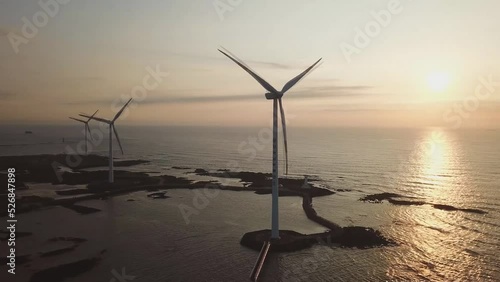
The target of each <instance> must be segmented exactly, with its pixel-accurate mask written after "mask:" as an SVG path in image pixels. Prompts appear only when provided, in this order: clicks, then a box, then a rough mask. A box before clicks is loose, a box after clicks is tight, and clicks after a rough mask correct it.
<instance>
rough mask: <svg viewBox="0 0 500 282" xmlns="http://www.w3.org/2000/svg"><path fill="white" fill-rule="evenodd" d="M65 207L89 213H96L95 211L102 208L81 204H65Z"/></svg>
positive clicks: (80, 212)
mask: <svg viewBox="0 0 500 282" xmlns="http://www.w3.org/2000/svg"><path fill="white" fill-rule="evenodd" d="M63 207H65V208H68V209H70V210H73V211H75V212H77V213H79V214H89V213H95V212H100V211H101V210H100V209H95V208H91V207H85V206H79V205H75V204H73V205H63Z"/></svg>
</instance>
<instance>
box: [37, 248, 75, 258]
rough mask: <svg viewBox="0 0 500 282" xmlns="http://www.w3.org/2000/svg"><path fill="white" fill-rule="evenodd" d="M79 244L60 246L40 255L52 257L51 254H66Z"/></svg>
mask: <svg viewBox="0 0 500 282" xmlns="http://www.w3.org/2000/svg"><path fill="white" fill-rule="evenodd" d="M76 247H77V245H74V246H71V247H66V248H59V249H55V250H51V251H46V252H41V253H40V257H50V256H57V255H60V254H64V253H67V252H71V251H73V250H74V249H75V248H76Z"/></svg>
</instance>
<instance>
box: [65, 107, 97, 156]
mask: <svg viewBox="0 0 500 282" xmlns="http://www.w3.org/2000/svg"><path fill="white" fill-rule="evenodd" d="M98 111H99V110H97V111H95V113H94V114H93V115H91V116H90V117H89V118H88V119H87V120H86V121H85V120H81V119H77V118H74V117H69V118H70V119H72V120H76V121H79V122H83V123H84V124H85V155H87V154H88V142H89V141H88V138H87V132H88V133H90V128H89V121H90V120H91V119H92V117H93V116H95V114H97V112H98ZM90 139H92V134H90Z"/></svg>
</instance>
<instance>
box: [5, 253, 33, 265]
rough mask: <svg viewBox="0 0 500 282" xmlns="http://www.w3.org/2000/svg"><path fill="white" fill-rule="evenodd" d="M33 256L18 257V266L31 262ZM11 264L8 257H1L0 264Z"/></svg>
mask: <svg viewBox="0 0 500 282" xmlns="http://www.w3.org/2000/svg"><path fill="white" fill-rule="evenodd" d="M30 258H31V255H16V265H22V264H25V263H27V262H29V261H31V259H30ZM8 262H9V258H7V257H4V256H2V257H0V264H1V265H5V264H7V263H8Z"/></svg>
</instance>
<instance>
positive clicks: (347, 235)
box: [332, 226, 395, 249]
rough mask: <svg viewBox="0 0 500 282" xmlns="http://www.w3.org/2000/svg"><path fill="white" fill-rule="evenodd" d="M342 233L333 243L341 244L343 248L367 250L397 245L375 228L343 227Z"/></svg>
mask: <svg viewBox="0 0 500 282" xmlns="http://www.w3.org/2000/svg"><path fill="white" fill-rule="evenodd" d="M342 231H343V232H342V233H341V235H340V236H339V237H338V238H335V237H334V238H332V241H333V242H337V243H339V244H340V245H341V246H343V247H351V248H352V247H356V248H360V249H366V248H372V247H377V246H388V245H394V244H395V243H394V242H392V241H390V240H388V239H386V238H385V237H384V236H383V235H382V234H381V233H380V231H378V230H374V229H373V228H368V227H362V226H348V227H343V228H342Z"/></svg>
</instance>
